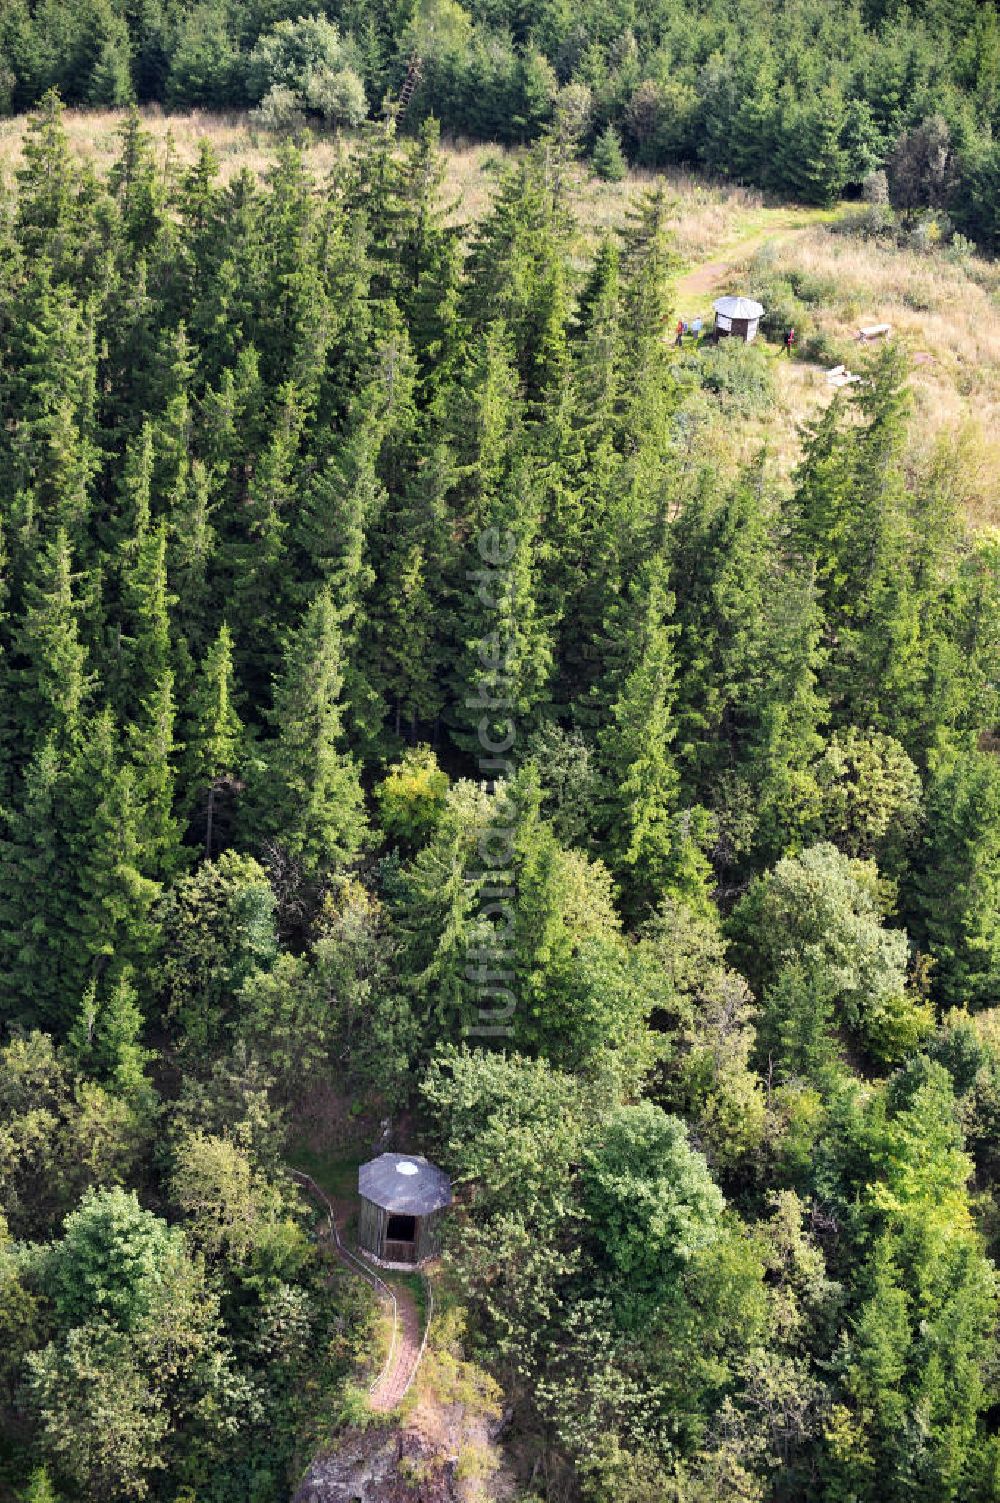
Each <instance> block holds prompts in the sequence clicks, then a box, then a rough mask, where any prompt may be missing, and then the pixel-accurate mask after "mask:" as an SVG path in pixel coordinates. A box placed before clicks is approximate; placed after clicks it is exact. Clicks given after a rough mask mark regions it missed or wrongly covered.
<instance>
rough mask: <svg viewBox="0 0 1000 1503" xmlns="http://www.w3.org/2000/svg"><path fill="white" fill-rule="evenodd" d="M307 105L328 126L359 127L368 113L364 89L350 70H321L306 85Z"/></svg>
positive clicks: (359, 80)
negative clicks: (320, 116)
mask: <svg viewBox="0 0 1000 1503" xmlns="http://www.w3.org/2000/svg"><path fill="white" fill-rule="evenodd" d="M306 103H307V104H308V106H309V108H310V109H311V110H315V111H316V112H317V114H320V115H322V117H323V119H324V120H325V121H326V123H327V124H328V125H360V124H361V122H362V120H363V119H364V118H365V116H366V115H367V113H368V100H367V99H366V97H365V86H364V84H363V83H362V82H361V79H360V78H359V77H358V75H357V74H356V73H355V72H354V70H353V69H352V68H340V69H339V70H338V71H336V72H332V71H331V70H330V69H329V68H321V69H319V70H317V72H315V73H313V74H312V75H311V76H310V78H309V81H308V83H307V85H306Z"/></svg>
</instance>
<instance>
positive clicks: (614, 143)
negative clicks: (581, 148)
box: [590, 125, 628, 183]
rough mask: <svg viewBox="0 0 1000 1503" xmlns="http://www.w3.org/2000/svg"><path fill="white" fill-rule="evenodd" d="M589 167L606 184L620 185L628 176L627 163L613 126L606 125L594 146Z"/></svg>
mask: <svg viewBox="0 0 1000 1503" xmlns="http://www.w3.org/2000/svg"><path fill="white" fill-rule="evenodd" d="M590 161H591V165H592V166H593V169H594V171H595V172H596V173H597V176H598V177H599V178H603V180H604V181H605V182H606V183H620V182H621V181H622V179H623V178H624V177H626V176H627V175H628V162H627V161H626V160H625V153H624V152H623V151H622V143H621V140H620V138H619V135H618V132H617V131H616V130H615V128H614V126H613V125H606V126H605V127H604V129H603V130H602V131H601V134H600V135H599V136H598V138H597V141H596V142H595V144H594V151H593V155H592V156H591V159H590Z"/></svg>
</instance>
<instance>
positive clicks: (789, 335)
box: [785, 324, 795, 356]
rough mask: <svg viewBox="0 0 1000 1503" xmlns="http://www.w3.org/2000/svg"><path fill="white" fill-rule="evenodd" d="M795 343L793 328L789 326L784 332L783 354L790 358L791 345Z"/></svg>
mask: <svg viewBox="0 0 1000 1503" xmlns="http://www.w3.org/2000/svg"><path fill="white" fill-rule="evenodd" d="M794 343H795V326H794V324H793V325H791V326H790V327H789V328H787V329H786V330H785V354H786V355H788V356H791V353H792V345H793V344H794Z"/></svg>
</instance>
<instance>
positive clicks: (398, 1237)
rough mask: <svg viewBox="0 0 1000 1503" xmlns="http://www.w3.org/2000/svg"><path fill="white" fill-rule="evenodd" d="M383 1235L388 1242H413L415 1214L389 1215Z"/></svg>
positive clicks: (415, 1232)
mask: <svg viewBox="0 0 1000 1503" xmlns="http://www.w3.org/2000/svg"><path fill="white" fill-rule="evenodd" d="M385 1235H386V1237H387V1239H388V1240H389V1241H390V1242H414V1241H415V1240H416V1236H417V1218H416V1216H390V1217H389V1224H388V1226H387V1227H386V1229H385Z"/></svg>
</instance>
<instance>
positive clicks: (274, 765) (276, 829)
mask: <svg viewBox="0 0 1000 1503" xmlns="http://www.w3.org/2000/svg"><path fill="white" fill-rule="evenodd" d="M342 688H343V661H342V656H341V635H340V622H339V621H338V619H337V613H336V611H335V610H334V606H333V602H332V600H331V599H330V594H329V591H328V590H327V589H321V590H319V591H318V593H317V595H316V598H315V599H314V600H313V602H312V604H311V605H309V606H308V607H307V608H306V611H305V614H304V616H303V618H302V621H301V624H300V625H299V627H298V628H297V630H295V631H294V632H292V634H291V636H290V637H289V640H288V643H287V646H286V648H285V652H284V661H283V664H282V668H281V672H280V673H279V674H278V675H277V677H276V678H275V681H274V705H273V709H272V710H271V711H270V713H269V716H268V718H269V720H270V722H271V725H272V727H273V729H274V734H273V738H272V740H271V742H270V745H269V746H268V748H267V749H266V752H265V757H266V768H265V772H264V775H263V779H262V782H261V784H260V786H259V788H258V791H257V797H256V800H255V801H254V802H255V804H256V808H257V810H258V815H259V819H260V828H261V830H262V831H263V833H264V834H265V835H269V836H271V837H272V838H273V839H274V840H275V841H276V842H277V844H278V845H280V846H281V847H282V849H283V850H284V851H285V852H286V853H287V854H288V856H289V857H290V858H291V859H292V860H293V861H295V862H296V863H298V865H299V866H300V868H301V870H302V872H303V873H304V874H305V875H306V876H307V877H315V876H323V875H326V874H328V873H330V872H331V871H333V870H335V869H336V868H337V867H341V866H344V865H346V864H347V863H348V862H349V861H351V860H352V859H353V857H354V856H355V855H356V854H357V852H358V850H359V849H360V846H361V844H362V841H363V838H364V832H365V815H364V800H363V797H362V793H361V784H360V782H359V779H358V769H357V766H356V764H355V762H354V760H353V758H351V757H350V756H348V755H347V754H346V753H345V752H344V751H343V750H342V741H343V731H342V720H343V709H342V705H341V690H342Z"/></svg>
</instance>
